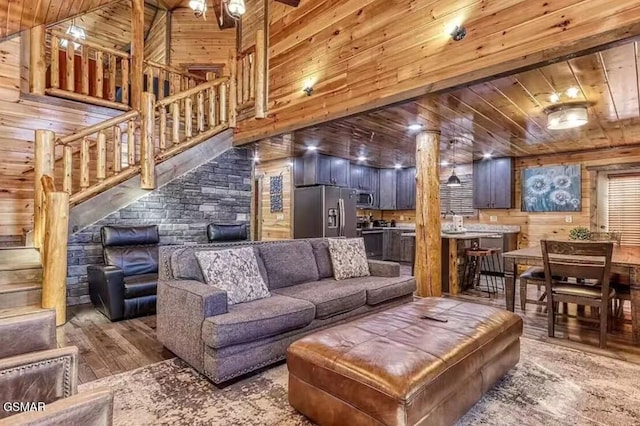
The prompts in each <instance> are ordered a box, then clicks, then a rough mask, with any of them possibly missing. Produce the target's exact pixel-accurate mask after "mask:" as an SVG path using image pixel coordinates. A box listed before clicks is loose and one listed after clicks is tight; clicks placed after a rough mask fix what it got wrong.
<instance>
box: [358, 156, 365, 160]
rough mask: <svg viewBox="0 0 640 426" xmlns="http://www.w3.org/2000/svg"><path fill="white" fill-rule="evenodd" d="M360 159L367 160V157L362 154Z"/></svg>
mask: <svg viewBox="0 0 640 426" xmlns="http://www.w3.org/2000/svg"><path fill="white" fill-rule="evenodd" d="M358 161H367V157H365V156H364V155H361V156H359V157H358Z"/></svg>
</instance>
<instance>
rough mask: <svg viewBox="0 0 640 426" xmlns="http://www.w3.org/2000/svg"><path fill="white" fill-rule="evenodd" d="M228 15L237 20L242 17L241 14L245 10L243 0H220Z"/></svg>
mask: <svg viewBox="0 0 640 426" xmlns="http://www.w3.org/2000/svg"><path fill="white" fill-rule="evenodd" d="M222 1H223V3H224V6H225V9H226V10H227V13H228V14H229V16H231V17H232V18H233V19H235V20H238V19H240V18H242V15H244V14H245V12H246V11H247V6H246V5H245V4H244V0H222Z"/></svg>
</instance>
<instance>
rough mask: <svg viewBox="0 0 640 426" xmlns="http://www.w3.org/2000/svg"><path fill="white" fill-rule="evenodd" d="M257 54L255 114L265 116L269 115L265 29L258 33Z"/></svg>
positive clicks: (258, 116)
mask: <svg viewBox="0 0 640 426" xmlns="http://www.w3.org/2000/svg"><path fill="white" fill-rule="evenodd" d="M255 55H256V58H255V65H254V68H255V70H254V74H255V88H254V93H255V95H254V98H255V101H256V102H255V107H254V108H255V116H256V118H265V117H266V116H267V101H266V99H267V46H266V42H265V35H264V30H258V31H257V33H256V52H255Z"/></svg>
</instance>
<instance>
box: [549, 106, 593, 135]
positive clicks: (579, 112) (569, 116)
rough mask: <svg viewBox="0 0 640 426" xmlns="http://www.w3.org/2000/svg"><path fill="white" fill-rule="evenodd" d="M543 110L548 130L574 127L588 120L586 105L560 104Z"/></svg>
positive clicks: (582, 124)
mask: <svg viewBox="0 0 640 426" xmlns="http://www.w3.org/2000/svg"><path fill="white" fill-rule="evenodd" d="M545 112H546V114H547V129H549V130H567V129H575V128H577V127H581V126H584V125H585V124H587V123H588V122H589V114H588V112H587V106H586V105H583V104H582V105H581V104H565V105H560V106H557V107H553V108H549V109H547V110H546V111H545Z"/></svg>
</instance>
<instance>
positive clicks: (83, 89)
mask: <svg viewBox="0 0 640 426" xmlns="http://www.w3.org/2000/svg"><path fill="white" fill-rule="evenodd" d="M81 55H82V56H81V62H80V75H81V76H82V80H81V86H80V93H82V94H83V95H85V96H86V95H88V94H89V48H88V47H87V46H82V53H81Z"/></svg>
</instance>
